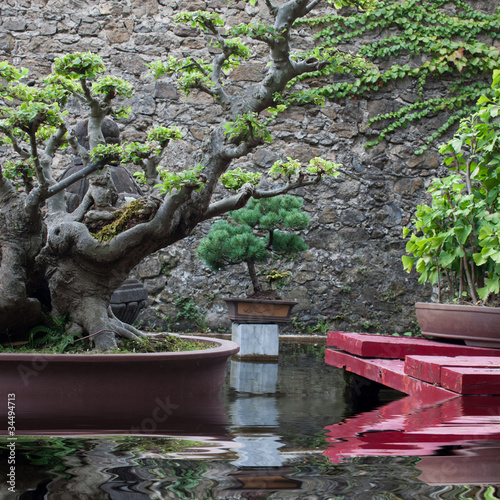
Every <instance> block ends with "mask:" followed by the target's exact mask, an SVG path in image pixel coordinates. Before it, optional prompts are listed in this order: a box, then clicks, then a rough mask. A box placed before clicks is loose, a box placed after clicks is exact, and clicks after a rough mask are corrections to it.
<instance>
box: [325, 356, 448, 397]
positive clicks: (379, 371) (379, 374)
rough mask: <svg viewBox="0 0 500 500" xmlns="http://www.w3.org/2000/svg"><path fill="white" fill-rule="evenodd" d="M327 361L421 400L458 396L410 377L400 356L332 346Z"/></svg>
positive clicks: (326, 357)
mask: <svg viewBox="0 0 500 500" xmlns="http://www.w3.org/2000/svg"><path fill="white" fill-rule="evenodd" d="M325 361H326V363H328V364H329V365H332V366H336V367H337V368H345V369H346V370H347V371H349V372H352V373H355V374H357V375H360V376H361V377H364V378H367V379H369V380H373V381H374V382H379V383H380V384H383V385H386V386H388V387H391V388H392V389H396V390H397V391H400V392H404V393H405V394H411V395H412V396H414V398H415V399H416V400H419V401H420V402H421V403H425V404H433V403H436V402H438V401H444V400H446V399H450V398H452V397H457V394H455V393H454V392H451V391H449V390H446V389H444V388H442V387H437V386H434V385H433V384H429V383H427V382H423V381H421V380H418V379H416V378H413V377H409V376H408V375H406V374H405V372H404V362H403V361H401V360H399V359H364V358H359V357H357V356H354V355H352V354H349V353H346V352H342V351H339V350H336V349H331V348H330V349H326V353H325Z"/></svg>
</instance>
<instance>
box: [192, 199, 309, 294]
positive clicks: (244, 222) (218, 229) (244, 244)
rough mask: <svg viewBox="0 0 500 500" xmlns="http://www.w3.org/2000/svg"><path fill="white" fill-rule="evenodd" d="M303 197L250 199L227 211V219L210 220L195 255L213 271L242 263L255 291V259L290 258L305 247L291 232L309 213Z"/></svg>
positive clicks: (305, 222) (306, 221) (302, 224)
mask: <svg viewBox="0 0 500 500" xmlns="http://www.w3.org/2000/svg"><path fill="white" fill-rule="evenodd" d="M302 205H303V201H302V198H298V197H296V196H292V195H284V196H278V197H275V198H263V199H259V200H255V199H252V200H250V201H249V203H248V205H247V206H246V207H245V208H242V209H240V210H236V211H234V212H230V213H229V214H228V215H229V217H228V220H227V221H226V220H223V221H218V222H216V223H215V224H213V226H212V228H211V229H210V231H209V233H208V235H207V236H206V237H205V238H203V239H202V240H201V241H200V244H199V246H198V256H199V257H200V258H201V259H202V260H203V261H204V262H205V263H206V264H207V265H208V267H209V268H210V269H211V270H212V271H218V270H221V269H225V268H226V267H227V266H232V265H236V264H242V263H245V264H246V265H247V268H248V272H249V275H250V279H251V280H252V286H253V289H254V292H255V293H259V292H262V291H263V289H262V285H261V284H260V282H259V279H258V277H257V272H256V269H255V264H256V263H262V262H265V261H267V260H269V259H270V258H271V257H275V258H293V257H295V256H296V255H297V254H299V253H300V252H303V251H305V250H307V249H308V246H307V245H306V243H305V242H304V240H303V239H302V238H301V237H300V236H299V235H298V234H295V233H293V232H288V231H299V230H301V229H305V228H306V227H307V226H308V224H309V221H310V217H309V216H308V215H307V214H306V213H304V212H303V211H302Z"/></svg>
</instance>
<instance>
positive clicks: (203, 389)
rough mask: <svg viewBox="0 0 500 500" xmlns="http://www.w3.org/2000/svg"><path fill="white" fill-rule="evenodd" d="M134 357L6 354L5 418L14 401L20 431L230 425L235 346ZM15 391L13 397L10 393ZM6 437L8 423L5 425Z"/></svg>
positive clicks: (0, 373) (2, 366)
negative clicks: (225, 390)
mask: <svg viewBox="0 0 500 500" xmlns="http://www.w3.org/2000/svg"><path fill="white" fill-rule="evenodd" d="M186 338H188V339H189V340H198V341H201V342H206V343H210V344H214V347H210V348H208V349H202V350H196V351H184V352H169V353H147V354H142V353H131V354H91V353H89V354H38V355H37V354H15V353H14V354H11V353H4V354H0V379H1V381H2V383H1V386H0V398H1V400H2V401H4V402H5V404H4V405H3V406H2V410H1V411H0V418H2V419H3V421H4V422H7V400H8V399H9V397H10V396H12V395H14V398H13V399H12V398H10V399H12V401H13V403H14V404H15V422H16V426H15V427H16V434H23V433H27V434H33V433H43V432H46V431H51V430H58V431H61V430H63V429H67V430H71V431H72V432H75V431H76V432H88V431H96V432H99V431H103V430H107V431H109V432H112V431H120V432H130V433H155V432H161V431H169V432H176V431H181V432H186V430H188V431H189V432H192V433H196V432H197V431H200V432H202V431H203V429H204V428H206V426H207V425H208V426H210V425H212V424H213V425H222V424H224V423H225V412H224V409H223V407H222V405H221V402H220V400H219V392H220V390H221V388H222V385H223V383H224V379H225V369H226V362H227V360H228V358H229V357H230V356H231V355H232V354H236V353H237V352H238V350H239V347H238V345H237V344H235V343H234V342H231V341H227V340H220V339H212V338H207V337H186ZM9 395H10V396H9ZM0 431H2V432H3V433H4V434H5V431H6V427H5V426H2V427H0Z"/></svg>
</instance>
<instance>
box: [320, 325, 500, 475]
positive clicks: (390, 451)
mask: <svg viewBox="0 0 500 500" xmlns="http://www.w3.org/2000/svg"><path fill="white" fill-rule="evenodd" d="M327 345H328V347H327V350H326V362H327V363H328V364H330V365H332V366H336V367H338V368H344V369H345V370H347V371H348V372H352V373H354V374H356V375H359V376H360V377H364V379H368V380H371V381H375V382H378V383H381V384H383V385H385V386H388V387H391V388H393V389H396V390H398V391H401V392H403V393H405V394H408V397H403V398H401V399H398V400H396V401H392V402H391V403H388V404H386V405H384V406H381V407H379V408H376V409H374V410H372V411H368V412H364V413H361V414H359V415H356V416H354V417H352V418H348V419H346V420H345V421H343V422H341V423H339V424H334V425H331V426H328V427H326V429H325V430H326V431H327V434H328V437H327V441H328V443H329V446H328V449H327V450H326V451H325V455H327V456H328V457H329V458H330V460H331V461H332V462H338V461H341V460H343V459H345V458H347V457H353V456H369V455H376V456H380V455H391V456H411V455H413V456H419V457H425V458H423V459H422V460H421V461H420V462H419V465H418V467H419V468H420V469H421V470H422V475H421V477H420V479H422V480H424V481H426V482H429V483H441V484H443V483H452V484H460V483H464V484H471V483H483V484H484V483H498V482H500V460H499V457H500V349H484V348H479V347H477V348H476V347H466V346H460V345H453V344H445V343H442V342H433V341H430V340H425V339H416V338H407V337H393V336H382V335H368V334H359V333H342V332H331V333H330V334H329V335H328V344H327ZM362 380H363V379H362ZM440 450H441V451H440ZM442 450H452V451H448V452H446V453H444V454H443V453H442ZM442 455H446V456H442ZM472 457H474V458H473V459H472V460H471V458H472Z"/></svg>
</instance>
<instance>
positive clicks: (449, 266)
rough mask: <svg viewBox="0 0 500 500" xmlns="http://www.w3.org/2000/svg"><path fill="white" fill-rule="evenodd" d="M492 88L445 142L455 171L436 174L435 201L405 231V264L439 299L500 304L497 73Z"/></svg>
mask: <svg viewBox="0 0 500 500" xmlns="http://www.w3.org/2000/svg"><path fill="white" fill-rule="evenodd" d="M493 89H494V91H495V95H494V97H492V98H487V97H482V98H480V100H479V104H481V105H482V107H481V109H480V110H479V111H478V112H477V113H475V114H473V115H472V116H470V117H468V118H466V119H463V120H462V121H461V123H460V127H459V129H458V131H457V133H456V134H455V136H454V137H453V138H452V139H451V140H450V141H449V142H447V143H446V144H444V145H443V146H442V147H441V149H440V152H441V153H442V154H443V155H444V156H445V159H444V164H445V165H446V166H447V167H448V168H449V169H450V175H448V176H447V177H444V178H440V179H433V181H432V185H431V186H430V188H429V192H430V194H431V196H432V203H431V204H430V205H426V204H423V205H419V206H418V207H417V210H416V213H415V217H414V219H413V220H412V223H413V227H412V228H405V229H404V236H405V237H408V236H409V240H408V242H407V245H406V251H407V253H408V255H406V256H403V257H402V260H403V266H404V268H405V269H406V270H407V271H408V272H410V271H411V270H412V269H413V268H415V269H416V271H417V272H418V273H420V278H419V282H420V283H422V284H423V283H426V282H429V283H431V284H432V285H433V286H435V287H436V289H437V295H438V302H440V303H441V302H445V301H449V302H454V303H456V304H470V305H476V306H480V305H498V302H499V300H498V299H499V282H500V198H499V194H500V129H499V114H500V71H495V72H494V79H493ZM483 309H492V308H483ZM417 318H418V305H417ZM460 321H463V320H460ZM495 321H496V322H497V324H498V319H496V320H495ZM419 322H420V320H419ZM432 328H436V326H435V325H434V326H433V327H432ZM461 328H462V329H466V327H465V326H464V324H463V323H462V326H461ZM498 335H499V337H500V331H499V332H498Z"/></svg>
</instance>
